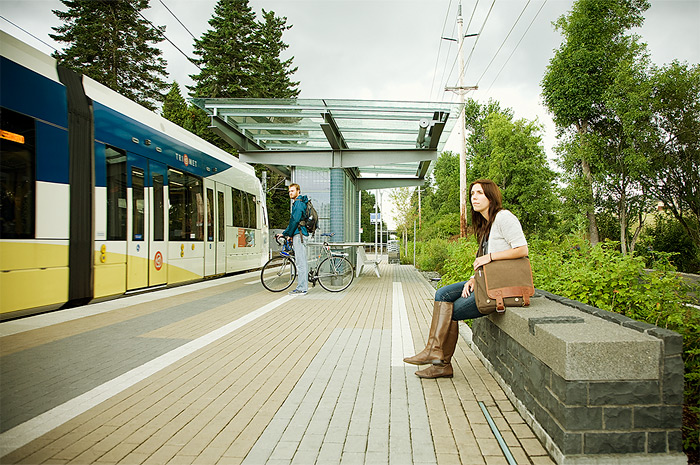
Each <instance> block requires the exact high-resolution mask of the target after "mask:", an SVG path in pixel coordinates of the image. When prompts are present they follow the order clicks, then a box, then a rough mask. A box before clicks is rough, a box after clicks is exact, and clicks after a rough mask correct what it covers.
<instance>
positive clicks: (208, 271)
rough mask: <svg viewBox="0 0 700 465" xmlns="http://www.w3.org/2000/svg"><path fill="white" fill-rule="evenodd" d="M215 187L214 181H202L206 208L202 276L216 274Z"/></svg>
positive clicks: (216, 217)
mask: <svg viewBox="0 0 700 465" xmlns="http://www.w3.org/2000/svg"><path fill="white" fill-rule="evenodd" d="M215 193H216V185H215V183H214V181H211V180H209V179H206V178H205V179H204V198H205V199H206V201H205V208H206V217H205V218H206V223H205V224H206V229H205V231H204V276H212V275H215V274H216V251H217V247H216V243H217V239H218V234H217V229H216V223H217V219H218V215H217V208H216V194H215Z"/></svg>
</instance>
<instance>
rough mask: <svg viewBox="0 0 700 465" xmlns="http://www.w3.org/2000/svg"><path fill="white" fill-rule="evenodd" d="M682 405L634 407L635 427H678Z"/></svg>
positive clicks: (680, 420) (679, 426) (679, 425)
mask: <svg viewBox="0 0 700 465" xmlns="http://www.w3.org/2000/svg"><path fill="white" fill-rule="evenodd" d="M682 415H683V406H681V405H674V406H653V407H635V408H634V427H635V428H636V429H650V428H653V429H659V428H660V429H680V428H681V422H682Z"/></svg>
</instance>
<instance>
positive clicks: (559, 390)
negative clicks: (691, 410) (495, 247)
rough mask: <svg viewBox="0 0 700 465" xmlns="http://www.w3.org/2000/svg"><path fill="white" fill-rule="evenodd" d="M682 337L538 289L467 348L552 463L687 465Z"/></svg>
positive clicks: (487, 321) (494, 319)
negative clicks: (683, 436) (683, 439)
mask: <svg viewBox="0 0 700 465" xmlns="http://www.w3.org/2000/svg"><path fill="white" fill-rule="evenodd" d="M682 342H683V341H682V337H681V336H680V335H679V334H677V333H674V332H672V331H669V330H666V329H663V328H659V327H656V326H653V325H649V324H646V323H640V322H636V321H634V320H631V319H629V318H627V317H625V316H622V315H619V314H615V313H612V312H607V311H604V310H600V309H597V308H594V307H591V306H588V305H584V304H581V303H579V302H575V301H572V300H569V299H565V298H562V297H560V296H556V295H553V294H550V293H547V292H544V291H538V293H537V296H536V298H533V300H532V304H531V306H530V307H526V308H520V309H508V311H507V312H506V313H505V314H504V315H492V316H488V317H485V318H480V319H477V320H474V321H473V325H472V346H473V348H474V349H475V351H476V352H477V353H478V354H479V355H480V356H481V357H482V358H483V359H484V361H485V362H486V363H487V366H489V368H490V369H491V370H492V372H494V374H495V375H497V376H496V377H497V379H499V380H500V381H501V383H502V384H505V385H506V386H505V387H507V389H506V391H507V392H508V393H509V394H510V395H511V396H513V397H514V399H511V400H513V401H514V403H515V404H516V406H518V407H519V409H521V410H525V411H521V414H523V416H524V417H526V419H529V422H532V423H533V425H532V426H533V429H534V430H535V431H536V432H538V433H539V435H540V436H541V437H540V439H541V440H542V442H543V444H545V446H546V447H547V448H548V450H549V452H550V454H551V455H552V457H553V458H554V459H555V460H556V461H557V463H559V464H584V463H585V464H609V463H619V464H622V463H629V464H639V463H654V464H679V465H680V464H685V463H686V462H687V459H686V458H685V455H684V454H682V447H681V421H682V420H681V418H682V404H683V382H684V378H683V374H684V365H683V360H682V358H681V350H682Z"/></svg>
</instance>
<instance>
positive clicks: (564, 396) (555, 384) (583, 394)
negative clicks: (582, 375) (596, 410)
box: [551, 373, 588, 405]
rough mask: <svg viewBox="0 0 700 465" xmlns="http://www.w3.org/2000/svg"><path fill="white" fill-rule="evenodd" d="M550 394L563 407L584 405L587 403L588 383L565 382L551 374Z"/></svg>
mask: <svg viewBox="0 0 700 465" xmlns="http://www.w3.org/2000/svg"><path fill="white" fill-rule="evenodd" d="M551 387H552V392H553V393H554V395H555V396H557V397H558V398H559V400H560V401H561V402H562V403H564V404H565V405H586V404H587V403H588V383H587V382H585V381H567V380H565V379H564V378H562V377H561V376H559V375H557V374H556V373H552V385H551Z"/></svg>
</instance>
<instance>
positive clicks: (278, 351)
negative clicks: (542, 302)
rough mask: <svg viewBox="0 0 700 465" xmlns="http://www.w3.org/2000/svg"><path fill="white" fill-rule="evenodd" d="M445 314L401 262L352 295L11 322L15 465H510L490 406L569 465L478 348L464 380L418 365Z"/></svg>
mask: <svg viewBox="0 0 700 465" xmlns="http://www.w3.org/2000/svg"><path fill="white" fill-rule="evenodd" d="M432 297H433V290H432V289H431V287H430V286H429V284H428V283H427V282H425V280H423V278H422V277H421V276H420V274H419V273H418V272H416V271H415V270H414V269H413V267H411V266H406V265H387V264H386V262H384V263H382V265H381V278H377V277H376V275H374V274H373V273H369V272H367V273H363V274H362V275H361V276H360V278H359V279H356V280H355V282H354V283H353V285H352V286H351V287H350V288H349V289H348V290H347V291H345V292H343V293H340V294H334V293H329V292H326V291H325V290H323V289H322V288H320V287H316V288H313V289H312V290H311V291H310V292H309V294H308V295H306V296H299V297H291V296H288V295H286V294H273V293H270V292H267V291H265V290H264V289H263V288H262V286H261V285H260V282H259V276H258V273H249V274H245V275H239V276H235V277H227V278H222V279H218V280H212V281H207V282H203V283H198V284H194V285H190V286H186V287H181V288H174V289H168V290H164V291H157V292H153V293H149V294H143V295H140V296H132V297H127V298H123V299H118V300H114V301H110V302H104V303H101V304H96V305H90V306H86V307H81V308H79V309H72V310H67V311H61V312H54V313H52V314H47V315H42V316H38V317H32V318H28V319H24V320H18V321H11V322H6V323H1V324H0V335H2V338H0V355H1V358H0V368H1V373H0V389H1V390H0V393H1V394H2V402H0V418H2V420H1V424H0V455H2V456H3V457H2V458H1V459H0V462H1V463H3V464H5V463H27V464H43V463H46V464H63V463H76V464H80V463H85V464H88V463H89V464H93V463H95V464H116V463H124V464H142V463H143V464H166V463H170V464H207V465H211V464H264V463H267V464H313V463H318V464H324V465H325V464H334V463H342V464H352V463H360V464H365V463H366V464H375V463H376V464H382V463H384V464H387V463H391V464H397V465H399V464H400V465H405V464H453V463H454V464H460V463H461V464H506V463H508V461H507V458H506V456H505V455H504V452H503V451H502V449H501V447H500V446H499V442H498V441H497V439H496V436H495V435H494V432H493V431H492V429H491V428H490V427H489V424H488V422H487V419H486V416H485V415H484V413H483V411H482V408H481V406H480V404H479V403H480V402H481V403H483V405H484V407H485V408H486V409H487V411H488V414H489V415H490V416H491V417H492V418H493V421H494V423H495V425H496V426H497V428H498V430H499V431H500V435H501V436H502V438H503V439H504V441H505V443H506V444H507V446H508V448H509V452H510V454H512V457H513V458H514V459H515V461H516V462H517V463H518V464H521V465H522V464H552V463H553V462H552V461H551V459H550V458H549V457H548V455H547V453H546V452H545V450H544V449H543V448H542V446H541V445H540V443H539V441H538V440H537V439H536V438H535V435H534V434H533V433H532V431H531V430H530V429H529V427H528V426H527V425H526V424H525V422H524V421H523V419H522V418H521V417H520V415H519V414H518V413H517V412H516V411H515V410H514V408H513V406H512V405H511V403H510V402H509V401H508V399H507V398H506V396H505V394H504V393H503V392H502V390H501V389H500V387H499V386H498V384H497V383H496V381H495V380H494V379H493V377H492V376H491V375H490V374H489V373H488V372H487V371H486V369H485V368H484V366H483V365H482V363H481V362H480V361H479V359H478V358H477V357H476V356H475V355H474V354H473V353H472V352H471V350H470V349H469V346H468V345H467V343H466V342H465V341H463V340H462V341H460V342H459V343H458V345H457V351H456V353H455V356H454V358H453V364H454V366H455V376H454V378H453V379H439V380H423V381H421V380H420V379H419V378H417V377H416V376H414V375H413V372H414V371H415V370H416V367H414V366H409V365H406V364H404V363H403V362H402V359H403V357H404V356H406V355H412V354H413V353H414V352H415V351H416V348H417V349H418V350H420V349H422V347H423V346H424V345H425V338H426V335H427V331H428V325H429V322H430V317H431V315H430V312H431V311H432ZM83 315H85V316H83ZM61 320H66V321H61ZM465 328H466V326H465Z"/></svg>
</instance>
